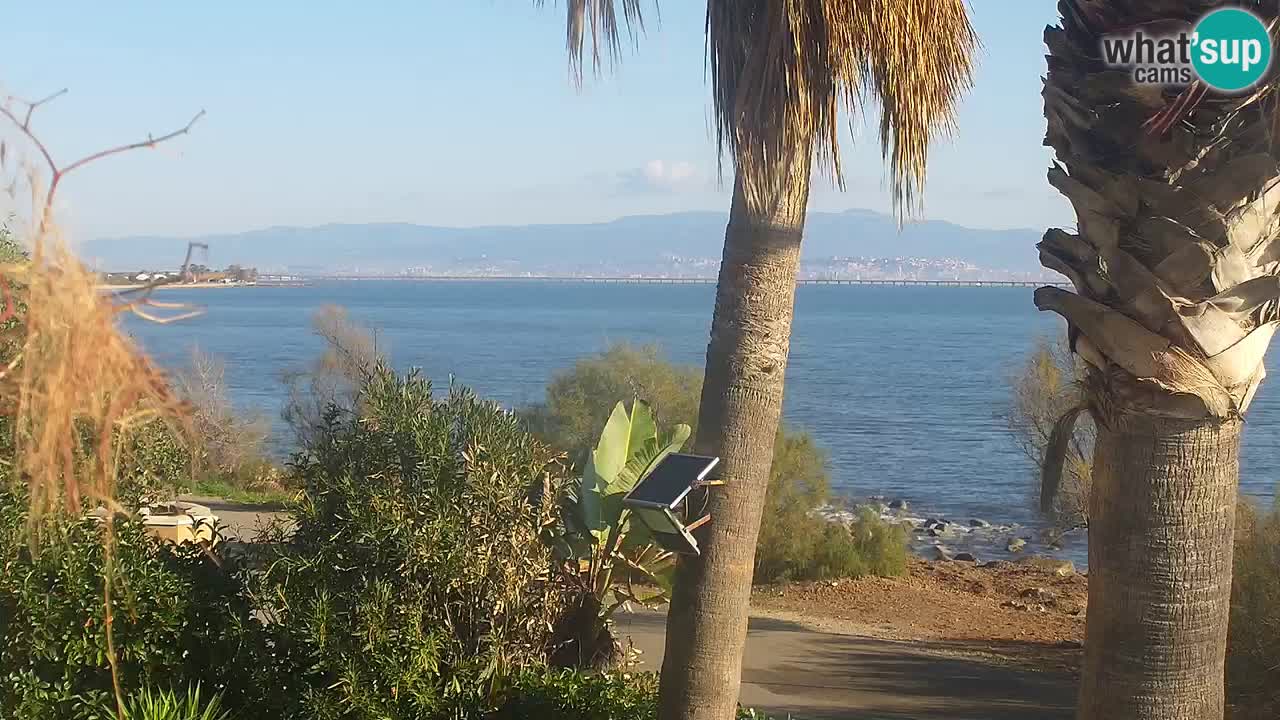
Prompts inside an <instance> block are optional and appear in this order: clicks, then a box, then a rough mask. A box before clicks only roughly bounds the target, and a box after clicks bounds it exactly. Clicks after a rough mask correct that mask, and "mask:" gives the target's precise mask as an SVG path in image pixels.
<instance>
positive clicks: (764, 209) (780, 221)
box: [566, 0, 977, 720]
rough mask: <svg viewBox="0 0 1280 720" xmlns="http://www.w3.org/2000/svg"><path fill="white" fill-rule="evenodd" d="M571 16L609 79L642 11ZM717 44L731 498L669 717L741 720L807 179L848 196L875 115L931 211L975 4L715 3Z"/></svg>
mask: <svg viewBox="0 0 1280 720" xmlns="http://www.w3.org/2000/svg"><path fill="white" fill-rule="evenodd" d="M566 5H567V7H568V18H569V23H568V33H567V41H568V49H569V52H570V57H571V58H572V61H571V62H572V63H573V65H574V67H575V68H576V69H577V70H578V71H579V72H581V69H582V57H583V54H584V46H585V45H587V42H586V40H587V39H589V40H590V43H589V44H590V47H591V55H592V59H593V60H594V61H595V63H596V64H597V66H598V65H599V63H600V62H601V58H602V55H605V54H609V53H611V52H613V53H616V51H617V50H618V49H619V47H620V45H621V41H620V36H619V32H620V31H619V25H620V24H621V23H624V22H625V24H626V27H628V28H629V29H632V30H638V29H640V28H642V27H643V13H642V10H643V7H642V3H641V1H640V0H568V2H567V3H566ZM706 32H707V51H708V55H709V66H710V70H711V83H712V91H711V95H712V98H713V104H714V108H715V117H716V130H717V137H718V139H719V146H720V149H721V151H722V156H723V158H725V159H728V160H729V161H730V162H731V163H732V166H733V170H734V181H733V200H732V206H731V208H730V215H729V226H728V229H727V230H726V232H725V241H724V257H723V260H722V261H721V264H720V277H719V283H718V285H717V288H716V304H715V312H714V315H713V317H712V322H711V340H710V343H709V344H708V346H707V362H706V370H705V372H706V376H705V378H706V379H705V381H704V383H703V389H702V401H701V404H700V408H699V412H698V438H697V450H698V451H699V452H701V453H703V454H707V455H716V456H719V457H720V459H721V468H722V471H723V477H724V479H725V481H726V485H725V487H724V488H723V489H721V490H720V491H717V492H715V493H712V494H711V496H710V497H709V498H707V502H708V506H707V507H708V511H709V513H710V514H711V516H712V518H713V519H712V521H711V523H710V524H709V525H708V526H706V528H705V530H704V531H703V532H702V537H701V538H700V540H699V543H700V545H701V547H702V548H703V552H702V554H701V555H700V556H698V557H694V558H687V559H684V560H682V561H681V562H680V566H679V571H678V574H677V577H678V580H677V583H676V589H675V592H674V596H673V598H672V602H671V609H670V611H669V612H668V614H667V634H666V638H667V640H666V642H667V645H666V654H665V656H664V660H663V672H662V684H661V711H660V715H661V717H662V718H664V720H676V719H677V718H679V719H684V718H707V719H708V720H710V719H715V720H726V719H727V718H732V717H733V715H734V711H735V708H736V705H737V699H738V686H739V683H740V675H741V669H742V651H743V648H744V646H745V643H746V636H747V610H748V602H749V600H750V595H751V579H752V567H753V562H752V560H753V557H754V554H755V548H756V539H757V536H758V534H759V530H760V519H761V513H762V511H763V508H764V500H765V491H766V489H767V488H768V485H769V468H770V464H771V461H772V457H773V443H774V438H775V435H776V433H777V429H778V421H779V419H780V417H781V414H782V391H783V377H784V375H785V372H786V367H787V355H788V351H789V349H790V339H791V319H792V315H793V310H794V300H795V286H796V276H797V273H798V271H799V266H800V240H801V236H802V235H803V231H804V220H805V211H806V208H807V206H808V202H809V183H810V174H811V173H812V172H813V171H814V170H815V169H818V170H826V171H829V172H830V173H831V174H832V175H833V176H834V177H835V178H836V180H837V181H838V182H839V180H840V178H841V168H840V161H839V153H838V152H837V145H838V139H839V128H840V125H841V123H842V121H843V116H845V115H856V114H857V113H859V112H861V111H863V110H864V109H867V108H877V109H878V110H879V118H880V142H881V146H882V148H883V152H884V155H885V157H886V158H887V159H888V160H889V170H890V177H891V185H892V187H893V196H894V199H895V206H896V207H897V209H898V210H899V211H907V210H911V209H914V208H916V207H918V201H919V199H920V197H919V190H920V187H921V184H922V183H923V182H924V177H925V167H926V159H927V156H928V148H929V145H930V141H931V140H932V138H933V137H934V136H935V135H937V134H939V133H941V132H945V131H947V130H949V129H950V128H951V127H952V123H953V119H954V112H955V107H956V103H957V101H958V98H959V96H960V94H961V92H962V91H963V90H964V89H965V88H966V87H967V86H968V85H969V82H970V70H971V62H972V60H971V56H972V53H973V50H974V47H975V45H976V43H977V40H976V38H975V35H974V32H973V29H972V27H971V26H970V25H969V21H968V18H967V16H966V14H965V6H964V2H963V0H708V2H707V22H706ZM691 70H694V69H693V68H691ZM815 160H816V161H817V162H816V165H817V167H816V168H815V162H814V161H815Z"/></svg>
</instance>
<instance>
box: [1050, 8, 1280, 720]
mask: <svg viewBox="0 0 1280 720" xmlns="http://www.w3.org/2000/svg"><path fill="white" fill-rule="evenodd" d="M1221 4H1222V3H1220V2H1217V1H1216V0H1106V1H1103V0H1059V3H1058V7H1059V11H1060V13H1061V15H1062V25H1061V27H1058V28H1049V29H1048V30H1047V31H1046V33H1045V43H1046V44H1047V45H1048V48H1049V72H1048V74H1047V75H1046V78H1045V87H1044V105H1045V117H1046V120H1047V121H1048V130H1047V133H1046V137H1045V143H1046V144H1047V145H1050V146H1052V147H1053V149H1054V151H1055V154H1056V155H1057V158H1058V160H1059V163H1055V164H1054V166H1053V167H1052V168H1051V169H1050V171H1049V181H1050V182H1051V183H1052V184H1053V185H1054V186H1055V187H1056V188H1058V189H1059V190H1060V191H1061V192H1062V193H1063V194H1064V195H1065V196H1066V197H1067V198H1068V199H1069V200H1070V201H1071V203H1072V205H1073V206H1074V207H1075V211H1076V216H1077V219H1078V226H1079V227H1078V232H1077V233H1069V232H1066V231H1064V230H1058V229H1053V230H1050V231H1048V232H1047V233H1046V234H1045V236H1044V240H1043V241H1042V242H1041V243H1040V245H1039V248H1040V259H1041V262H1042V263H1043V264H1044V265H1045V267H1048V268H1050V269H1053V270H1057V271H1058V272H1061V273H1062V274H1063V275H1065V276H1066V277H1067V278H1069V279H1070V280H1071V282H1072V284H1073V285H1074V286H1075V292H1074V293H1072V292H1068V291H1066V290H1061V289H1058V288H1051V287H1045V288H1040V289H1039V290H1037V291H1036V296H1035V302H1036V305H1037V306H1038V307H1039V308H1040V309H1042V310H1052V311H1054V312H1057V313H1058V314H1060V315H1062V316H1063V317H1064V318H1065V319H1066V320H1067V332H1068V337H1069V339H1070V341H1071V347H1072V349H1073V350H1074V351H1075V352H1076V353H1077V354H1078V355H1079V356H1080V357H1081V358H1082V359H1083V360H1084V361H1085V363H1086V364H1087V367H1088V376H1087V385H1088V393H1087V397H1088V401H1089V408H1088V409H1089V412H1090V414H1091V415H1092V416H1093V418H1094V421H1095V423H1096V424H1097V425H1098V428H1099V436H1098V444H1097V447H1096V452H1095V464H1096V465H1095V479H1094V483H1095V485H1094V488H1093V494H1092V498H1091V501H1090V528H1089V556H1090V557H1089V560H1090V568H1089V569H1090V582H1089V613H1088V622H1087V628H1086V635H1085V648H1086V649H1085V665H1084V669H1083V673H1082V678H1081V693H1080V707H1079V717H1080V718H1081V720H1096V719H1101V718H1107V719H1111V718H1114V719H1116V720H1122V719H1123V720H1131V719H1136V720H1219V719H1220V718H1221V717H1222V714H1223V662H1224V655H1225V651H1226V643H1225V638H1226V632H1227V614H1228V613H1227V610H1228V602H1229V599H1230V597H1229V596H1230V587H1231V555H1232V540H1233V538H1232V525H1233V518H1234V516H1233V513H1234V508H1235V494H1236V482H1237V474H1238V468H1237V461H1236V454H1237V450H1238V442H1239V438H1238V436H1239V430H1240V425H1241V423H1242V420H1243V417H1244V414H1245V412H1246V411H1247V410H1248V407H1249V404H1250V402H1251V401H1252V399H1253V397H1254V393H1255V392H1256V391H1257V389H1258V387H1259V385H1260V384H1261V382H1262V379H1263V377H1264V376H1265V374H1266V372H1265V367H1264V365H1263V356H1264V354H1265V353H1266V350H1267V347H1268V345H1269V344H1270V341H1271V338H1272V336H1273V334H1274V333H1275V331H1276V329H1277V327H1278V326H1280V277H1278V275H1280V146H1278V145H1277V143H1276V142H1275V138H1276V134H1275V128H1276V124H1275V122H1276V120H1275V119H1276V102H1277V95H1276V92H1277V84H1276V77H1275V75H1274V74H1273V75H1271V76H1269V77H1267V78H1266V79H1265V80H1264V81H1263V82H1262V83H1261V84H1260V85H1258V86H1257V87H1255V88H1253V89H1251V90H1249V91H1247V92H1244V93H1239V94H1235V95H1225V94H1222V93H1218V92H1216V91H1214V90H1212V89H1211V88H1209V87H1207V86H1205V85H1203V84H1201V83H1199V82H1195V83H1192V84H1191V85H1189V86H1187V87H1182V88H1160V87H1154V86H1149V85H1138V84H1135V82H1134V80H1133V77H1132V75H1131V73H1130V71H1129V70H1128V69H1126V68H1122V67H1108V66H1107V65H1106V63H1105V62H1104V61H1103V59H1102V58H1101V57H1100V54H1101V53H1100V47H1101V43H1102V39H1103V38H1104V37H1106V36H1108V35H1131V34H1132V33H1134V32H1138V31H1142V32H1145V33H1147V34H1148V35H1164V34H1168V33H1170V32H1173V31H1179V32H1184V31H1189V30H1190V28H1192V27H1193V26H1194V25H1195V23H1196V22H1197V21H1198V19H1199V18H1200V17H1201V16H1202V15H1203V14H1204V13H1205V12H1207V11H1209V10H1212V9H1214V8H1215V7H1217V6H1219V5H1221ZM1246 4H1248V5H1250V6H1251V7H1252V8H1253V9H1254V10H1255V11H1256V12H1259V13H1261V14H1262V16H1263V20H1264V22H1272V21H1274V20H1275V17H1276V14H1277V6H1276V4H1275V3H1246ZM1047 465H1048V466H1051V465H1050V464H1047ZM1050 480H1051V478H1046V485H1045V487H1052V482H1049V481H1050Z"/></svg>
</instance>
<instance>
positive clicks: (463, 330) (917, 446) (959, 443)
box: [124, 280, 1280, 564]
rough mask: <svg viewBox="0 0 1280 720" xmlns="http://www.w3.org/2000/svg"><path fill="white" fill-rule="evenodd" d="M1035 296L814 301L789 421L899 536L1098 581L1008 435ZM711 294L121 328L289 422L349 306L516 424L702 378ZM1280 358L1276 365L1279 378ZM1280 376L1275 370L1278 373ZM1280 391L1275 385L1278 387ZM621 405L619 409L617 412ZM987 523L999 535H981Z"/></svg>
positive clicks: (417, 305) (449, 287)
mask: <svg viewBox="0 0 1280 720" xmlns="http://www.w3.org/2000/svg"><path fill="white" fill-rule="evenodd" d="M1031 293H1032V291H1031V289H1030V288H1013V287H920V286H908V287H896V286H895V287H888V286H856V285H855V286H848V285H839V286H837V285H802V286H800V287H799V288H798V290H797V294H796V316H795V323H794V327H793V334H792V341H791V359H790V363H789V365H788V369H787V384H786V399H785V409H784V417H785V422H786V423H787V424H789V425H790V426H792V427H795V428H798V429H802V430H805V431H807V432H809V433H811V434H812V435H813V436H814V438H815V439H816V440H817V442H818V443H819V444H820V445H821V446H822V447H823V448H824V449H825V450H826V451H827V452H828V453H829V455H830V466H831V477H832V485H833V487H834V489H835V491H836V492H837V493H838V495H839V496H840V497H841V498H843V499H845V500H847V501H849V502H867V501H870V502H875V503H883V504H888V503H890V502H892V501H895V500H900V501H905V502H906V504H907V508H908V509H907V511H906V512H905V513H901V514H902V515H903V516H904V517H906V518H909V519H911V520H913V521H914V522H916V523H917V524H919V523H921V522H922V521H923V520H925V519H929V518H939V519H946V520H949V521H951V522H952V523H955V525H957V526H959V530H958V531H956V533H951V534H949V536H947V537H942V538H931V537H929V536H928V535H927V534H922V533H919V532H917V533H916V544H917V547H918V549H920V550H922V551H927V550H928V546H931V545H940V544H941V545H945V546H946V547H947V548H948V549H949V550H952V551H959V550H971V551H975V552H977V553H978V554H980V555H981V556H983V557H980V559H1008V557H1007V555H1008V553H1007V550H1006V545H1007V540H1008V539H1012V538H1015V537H1020V538H1023V539H1025V540H1027V541H1028V543H1029V544H1028V546H1027V548H1026V550H1025V551H1024V552H1027V553H1030V552H1036V553H1041V554H1050V555H1056V556H1060V557H1064V558H1068V559H1072V560H1073V561H1075V562H1076V563H1078V564H1083V563H1084V561H1085V559H1086V549H1085V548H1086V538H1085V537H1084V534H1083V532H1076V533H1072V534H1069V535H1067V536H1066V537H1065V538H1062V539H1061V540H1059V541H1057V542H1055V543H1052V544H1046V542H1047V541H1046V539H1045V533H1044V532H1043V531H1044V530H1045V529H1046V528H1045V524H1044V522H1043V520H1042V519H1041V518H1040V517H1038V515H1037V513H1036V511H1035V502H1036V489H1035V488H1036V478H1035V472H1034V469H1033V465H1032V463H1031V462H1030V460H1029V459H1028V458H1027V457H1026V456H1025V455H1024V454H1023V453H1022V451H1021V450H1020V449H1019V448H1018V446H1017V444H1016V443H1015V441H1014V439H1013V436H1012V435H1011V433H1010V431H1009V426H1008V421H1007V416H1008V412H1009V408H1010V403H1011V384H1012V378H1013V377H1014V375H1015V374H1016V373H1017V371H1018V369H1019V367H1020V366H1021V365H1022V364H1023V363H1024V362H1025V361H1026V359H1027V357H1028V354H1029V353H1030V352H1031V351H1032V350H1033V348H1034V346H1035V344H1036V342H1037V341H1038V339H1039V338H1043V337H1048V338H1055V339H1056V338H1057V337H1059V336H1060V335H1061V333H1063V331H1064V325H1063V323H1062V321H1061V320H1060V319H1059V318H1057V317H1056V316H1054V315H1051V314H1048V313H1040V312H1037V310H1036V309H1035V307H1034V305H1033V304H1032V301H1031ZM714 294H715V288H714V286H713V285H709V284H708V285H641V284H593V283H582V282H543V281H496V280H492V281H491V280H480V281H394V280H392V281H373V280H369V281H354V280H353V281H333V282H317V283H314V284H309V285H305V286H298V287H269V286H256V287H233V288H226V289H189V290H183V289H166V290H163V291H161V292H160V293H159V299H161V300H163V301H166V302H181V303H188V304H190V305H192V306H195V307H197V308H199V309H201V310H202V311H203V312H202V314H200V315H199V316H197V317H194V318H191V319H187V320H183V321H180V322H175V323H168V324H156V323H152V322H147V321H144V320H141V319H139V318H136V317H133V316H132V315H126V316H125V317H126V319H125V321H124V325H125V330H126V331H127V332H128V333H130V334H131V335H133V336H134V337H135V338H136V339H137V340H138V342H139V343H140V344H141V345H142V346H143V347H144V348H145V349H146V350H147V351H148V352H149V353H150V354H151V355H152V356H153V357H154V358H155V359H156V361H157V362H158V363H160V364H161V365H162V366H164V367H166V368H169V369H172V370H179V369H181V368H182V367H183V366H184V365H186V364H188V363H189V362H190V358H191V355H192V352H193V350H194V349H196V348H199V349H200V350H201V351H202V352H204V353H206V354H209V355H212V356H214V357H215V358H218V359H220V360H221V361H222V362H223V363H224V365H225V381H226V385H227V388H228V391H229V393H230V396H231V399H232V401H233V402H234V403H235V404H236V405H237V406H238V407H239V408H240V409H242V410H244V411H246V412H252V413H258V414H261V415H263V416H265V417H267V418H270V419H271V420H272V421H273V423H274V424H273V427H274V432H275V437H274V439H273V441H274V442H273V447H275V449H276V451H277V452H278V453H280V454H281V455H284V454H287V452H288V442H289V441H288V434H287V432H286V430H285V428H284V426H283V423H282V422H281V421H280V419H279V414H280V408H281V405H282V403H283V400H284V397H285V385H284V382H283V377H284V376H285V374H286V373H288V372H289V371H291V370H298V369H301V368H302V367H303V366H304V365H305V364H306V362H307V361H309V360H310V359H312V358H314V357H315V356H316V354H317V353H318V352H320V350H321V348H322V343H321V340H320V339H319V338H318V337H316V336H315V335H314V334H313V333H312V331H311V318H312V316H313V315H314V314H315V312H316V311H317V310H318V309H320V308H321V307H322V306H324V305H328V304H333V305H339V306H341V307H343V308H345V309H346V310H347V312H348V313H349V314H350V315H351V317H352V318H353V319H355V320H357V321H358V322H360V323H362V324H364V325H366V326H368V327H370V328H372V329H374V331H375V332H376V337H377V342H378V345H379V347H380V348H381V349H383V350H384V351H385V352H387V353H388V355H389V356H390V358H391V359H392V361H393V362H394V363H395V364H396V366H397V367H399V368H408V367H411V366H414V367H419V368H421V369H422V370H423V372H424V373H425V374H426V375H428V376H429V377H431V378H432V379H433V381H434V382H435V384H436V387H437V388H443V387H447V385H448V383H449V382H451V381H452V382H456V383H461V384H464V385H467V386H469V387H471V388H472V389H474V390H475V391H476V392H477V393H479V394H480V395H481V396H483V397H487V398H490V399H492V400H494V401H497V402H498V403H500V404H502V405H503V406H506V407H510V408H516V407H521V406H525V405H528V404H531V403H536V402H538V401H540V400H541V399H542V398H543V396H544V392H545V388H546V384H547V382H548V380H549V379H550V378H551V377H552V376H553V375H554V374H555V373H557V372H558V371H561V370H564V369H566V368H568V367H570V366H572V365H573V363H574V362H575V361H576V360H578V359H579V358H582V357H584V356H587V355H591V354H593V353H598V352H600V351H601V350H603V349H605V348H607V347H608V346H609V345H610V344H612V343H615V342H619V341H627V342H631V343H653V344H657V345H659V346H660V347H661V348H662V349H663V351H664V352H665V353H666V354H667V356H668V357H669V358H670V359H671V360H673V361H675V362H678V363H689V364H701V363H702V361H703V359H704V356H705V352H706V344H707V338H708V331H709V327H710V320H711V310H712V307H713V304H714ZM1275 362H1277V361H1276V360H1275V358H1274V357H1273V358H1270V359H1269V365H1271V366H1272V367H1273V368H1274V367H1275ZM1273 373H1274V370H1273ZM1278 377H1280V376H1278ZM619 399H620V400H621V399H623V398H619ZM1278 431H1280V388H1277V387H1275V386H1274V385H1269V384H1267V383H1265V382H1264V384H1263V387H1262V389H1261V390H1260V391H1259V393H1258V395H1257V398H1256V400H1255V402H1254V404H1253V406H1252V408H1251V409H1250V412H1249V418H1248V421H1247V423H1246V428H1245V432H1244V440H1243V456H1242V461H1241V462H1242V467H1241V490H1242V492H1243V493H1245V494H1247V495H1250V496H1253V497H1255V498H1257V499H1258V500H1259V501H1261V502H1264V503H1270V502H1272V501H1273V499H1274V491H1275V488H1276V485H1277V482H1280V455H1278V453H1277V450H1280V433H1278ZM972 520H981V521H985V522H987V523H990V524H991V525H992V527H991V528H980V529H977V530H973V531H969V529H968V527H969V525H970V524H971V523H970V521H972Z"/></svg>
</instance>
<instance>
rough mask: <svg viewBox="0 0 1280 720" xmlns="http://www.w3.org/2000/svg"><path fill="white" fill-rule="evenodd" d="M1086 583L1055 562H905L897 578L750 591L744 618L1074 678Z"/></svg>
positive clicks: (818, 583)
mask: <svg viewBox="0 0 1280 720" xmlns="http://www.w3.org/2000/svg"><path fill="white" fill-rule="evenodd" d="M1087 588H1088V581H1087V579H1086V578H1085V576H1083V575H1081V574H1078V573H1076V572H1063V569H1062V565H1061V563H1059V562H1058V561H1051V560H1043V559H1038V558H1026V559H1023V560H1021V561H1019V562H996V563H990V564H986V565H975V564H974V563H966V562H951V561H934V562H930V561H925V560H920V559H913V560H911V561H910V563H909V565H908V572H907V574H906V575H904V576H902V577H899V578H862V579H858V580H839V581H825V582H806V583H787V584H780V585H766V586H760V587H757V588H756V589H755V591H754V593H753V594H752V598H751V604H752V610H753V614H764V615H769V616H775V617H778V618H781V619H788V620H792V621H796V622H801V623H803V624H805V625H809V626H811V627H814V628H815V629H820V630H827V631H837V632H842V633H849V634H857V635H865V636H869V637H875V638H881V639H886V640H900V641H911V642H913V643H921V644H923V645H926V646H928V647H930V648H932V649H935V650H938V651H942V652H952V653H957V654H963V655H982V656H986V657H989V658H991V659H997V660H1007V661H1011V662H1016V663H1019V664H1022V665H1031V666H1035V667H1039V668H1042V669H1065V670H1072V671H1074V670H1076V669H1077V668H1078V666H1079V661H1080V652H1081V648H1082V646H1083V640H1084V615H1085V613H1084V611H1085V605H1086V600H1087V596H1088V591H1087Z"/></svg>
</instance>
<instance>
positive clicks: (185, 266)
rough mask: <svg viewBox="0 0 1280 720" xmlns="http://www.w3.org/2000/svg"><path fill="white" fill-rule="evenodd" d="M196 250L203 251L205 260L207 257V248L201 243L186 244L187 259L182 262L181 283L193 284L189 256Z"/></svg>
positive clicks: (194, 279)
mask: <svg viewBox="0 0 1280 720" xmlns="http://www.w3.org/2000/svg"><path fill="white" fill-rule="evenodd" d="M196 248H200V249H201V250H203V251H204V254H205V258H206V259H207V258H208V257H209V246H208V245H206V244H205V243H202V242H194V241H193V242H189V243H187V259H186V260H183V261H182V282H184V283H189V282H195V281H196V277H195V273H193V272H191V256H192V255H193V254H194V253H195V250H196Z"/></svg>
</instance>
